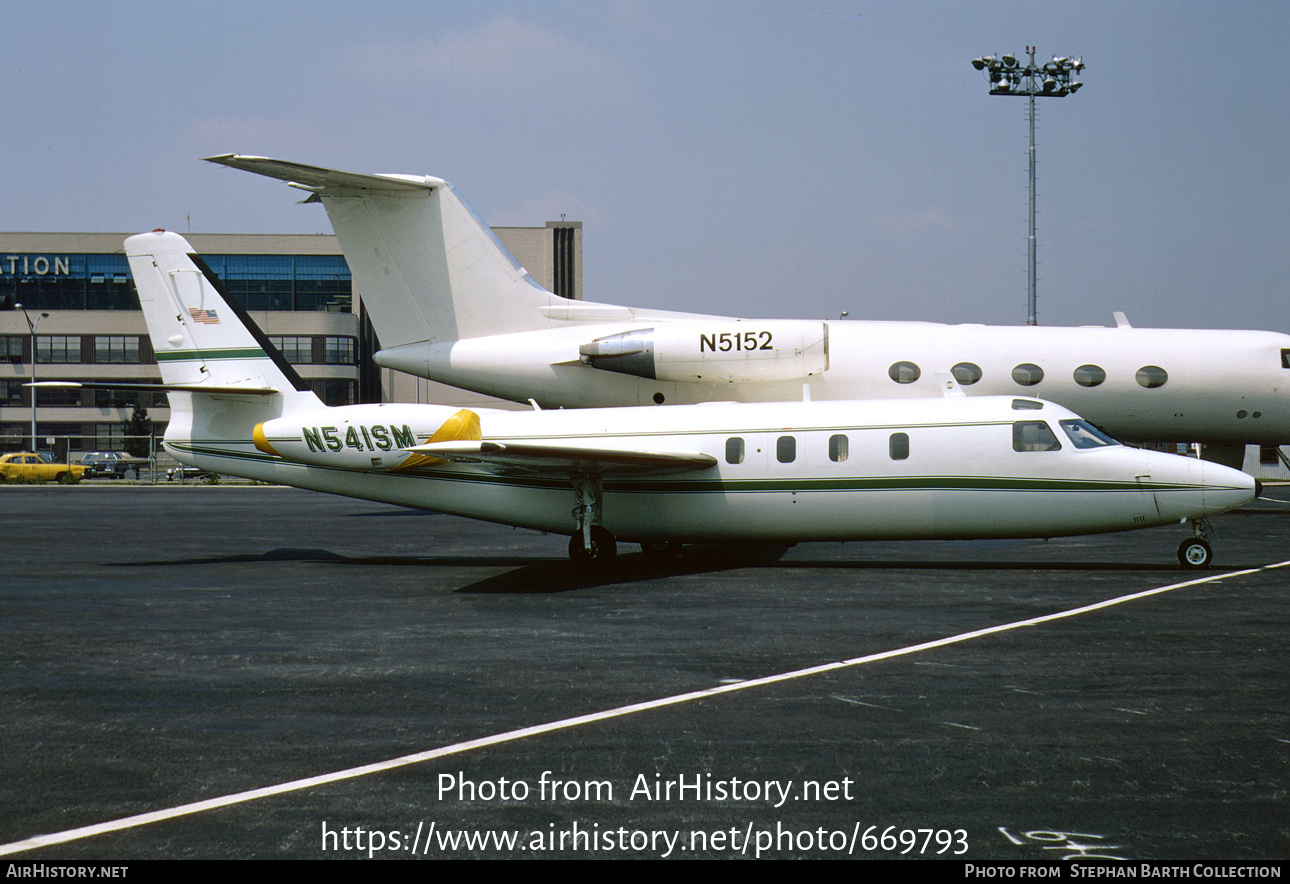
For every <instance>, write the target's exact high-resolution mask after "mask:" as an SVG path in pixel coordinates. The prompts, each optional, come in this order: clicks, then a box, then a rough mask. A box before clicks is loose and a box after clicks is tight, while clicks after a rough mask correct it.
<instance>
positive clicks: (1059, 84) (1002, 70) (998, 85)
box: [972, 46, 1084, 325]
mask: <svg viewBox="0 0 1290 884" xmlns="http://www.w3.org/2000/svg"><path fill="white" fill-rule="evenodd" d="M1026 52H1027V53H1028V54H1029V55H1030V62H1029V63H1028V64H1027V65H1026V66H1025V67H1024V68H1023V67H1019V66H1018V65H1019V63H1018V61H1017V57H1016V56H1015V55H1013V54H1012V53H1008V54H1007V55H1003V56H999V57H995V56H993V55H983V56H981V57H980V58H974V59H972V67H974V68H976V69H977V70H978V71H984V72H985V75H986V77H987V78H988V79H989V81H990V94H991V95H1024V96H1026V97H1027V98H1029V99H1030V113H1029V115H1028V116H1029V119H1030V240H1029V243H1030V263H1029V268H1028V269H1029V279H1030V299H1029V312H1028V314H1027V316H1026V325H1038V324H1039V319H1038V316H1037V315H1036V308H1035V264H1036V261H1035V253H1036V248H1037V245H1036V239H1035V98H1036V97H1039V98H1043V97H1045V96H1050V97H1053V98H1063V97H1065V96H1067V95H1074V94H1075V93H1076V92H1078V91H1079V90H1080V87H1082V86H1083V85H1084V84H1083V83H1081V82H1079V81H1078V80H1072V79H1071V77H1072V75H1074V74H1078V73H1079V72H1080V71H1082V70H1084V59H1083V58H1070V57H1069V56H1065V55H1063V56H1060V57H1059V56H1056V55H1054V56H1053V60H1052V61H1050V62H1047V63H1045V64H1042V65H1037V64H1035V47H1034V46H1027V47H1026Z"/></svg>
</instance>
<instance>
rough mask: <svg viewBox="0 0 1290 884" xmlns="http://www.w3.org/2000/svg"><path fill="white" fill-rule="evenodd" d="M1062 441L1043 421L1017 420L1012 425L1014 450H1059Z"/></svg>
mask: <svg viewBox="0 0 1290 884" xmlns="http://www.w3.org/2000/svg"><path fill="white" fill-rule="evenodd" d="M1061 447H1062V443H1060V442H1058V441H1057V437H1056V436H1054V435H1053V431H1052V428H1050V427H1049V426H1048V424H1046V423H1044V422H1043V421H1016V422H1015V423H1013V425H1012V450H1013V451H1058V450H1059V449H1060V448H1061Z"/></svg>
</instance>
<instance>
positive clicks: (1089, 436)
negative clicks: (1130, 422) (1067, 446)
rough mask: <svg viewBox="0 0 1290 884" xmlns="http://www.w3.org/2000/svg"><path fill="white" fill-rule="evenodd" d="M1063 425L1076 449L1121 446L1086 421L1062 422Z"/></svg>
mask: <svg viewBox="0 0 1290 884" xmlns="http://www.w3.org/2000/svg"><path fill="white" fill-rule="evenodd" d="M1061 425H1062V429H1063V430H1065V431H1066V435H1067V436H1069V437H1070V440H1071V442H1072V443H1073V444H1074V445H1075V447H1076V448H1103V447H1105V446H1107V445H1118V444H1119V443H1118V442H1116V441H1115V440H1114V439H1112V438H1111V437H1110V436H1108V435H1106V433H1103V432H1102V431H1101V430H1099V429H1098V428H1097V427H1095V426H1093V425H1092V424H1090V423H1089V422H1088V421H1085V420H1069V421H1062V422H1061Z"/></svg>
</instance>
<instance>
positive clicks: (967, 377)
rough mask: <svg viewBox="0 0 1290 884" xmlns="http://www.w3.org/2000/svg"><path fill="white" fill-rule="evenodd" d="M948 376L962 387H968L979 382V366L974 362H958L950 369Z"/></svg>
mask: <svg viewBox="0 0 1290 884" xmlns="http://www.w3.org/2000/svg"><path fill="white" fill-rule="evenodd" d="M950 374H952V375H954V380H956V381H958V382H959V383H960V384H962V385H963V386H965V387H970V386H972V385H973V384H975V383H976V382H977V381H979V380H981V366H979V365H977V364H976V363H975V362H960V363H959V364H958V365H956V366H954V367H953V368H951V369H950Z"/></svg>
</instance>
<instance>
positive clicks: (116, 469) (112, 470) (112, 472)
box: [81, 451, 127, 479]
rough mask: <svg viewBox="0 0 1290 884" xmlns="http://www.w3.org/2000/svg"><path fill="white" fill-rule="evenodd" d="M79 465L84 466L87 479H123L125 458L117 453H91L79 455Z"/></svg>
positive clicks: (125, 464) (125, 465)
mask: <svg viewBox="0 0 1290 884" xmlns="http://www.w3.org/2000/svg"><path fill="white" fill-rule="evenodd" d="M81 463H82V464H84V466H85V478H87V479H93V478H94V477H95V476H107V477H108V478H109V479H121V478H124V477H125V471H126V467H127V463H126V456H125V455H124V454H122V453H121V452H119V451H91V452H89V453H88V454H84V455H81Z"/></svg>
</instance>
